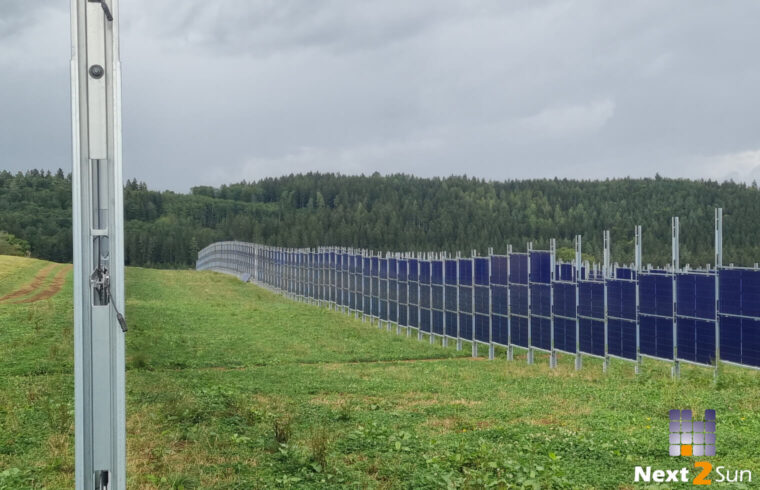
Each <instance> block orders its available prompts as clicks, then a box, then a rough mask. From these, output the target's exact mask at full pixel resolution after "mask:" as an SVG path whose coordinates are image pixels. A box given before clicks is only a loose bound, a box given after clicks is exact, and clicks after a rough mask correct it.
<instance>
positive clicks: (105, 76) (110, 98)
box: [71, 0, 126, 490]
mask: <svg viewBox="0 0 760 490" xmlns="http://www.w3.org/2000/svg"><path fill="white" fill-rule="evenodd" d="M118 15H119V9H118V0H72V1H71V44H72V58H71V101H72V103H71V108H72V141H73V145H72V149H73V169H72V193H73V240H74V376H75V382H74V390H75V446H76V447H75V457H76V488H77V489H88V490H89V489H109V490H113V489H124V488H126V434H125V389H124V332H125V331H126V322H125V321H124V317H123V316H122V314H121V313H120V312H123V311H124V238H123V195H122V192H123V191H122V171H121V87H120V65H119V41H118V39H119V31H118V18H119V17H118Z"/></svg>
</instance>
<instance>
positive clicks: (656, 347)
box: [639, 273, 673, 359]
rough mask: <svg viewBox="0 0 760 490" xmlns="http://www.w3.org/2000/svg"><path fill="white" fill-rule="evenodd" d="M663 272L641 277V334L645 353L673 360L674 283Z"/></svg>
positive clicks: (642, 349)
mask: <svg viewBox="0 0 760 490" xmlns="http://www.w3.org/2000/svg"><path fill="white" fill-rule="evenodd" d="M672 281H673V280H672V276H671V275H669V274H661V273H654V274H652V273H641V274H640V275H639V332H640V340H639V343H640V348H641V353H642V354H644V355H647V356H652V357H659V358H662V359H672V358H673V282H672Z"/></svg>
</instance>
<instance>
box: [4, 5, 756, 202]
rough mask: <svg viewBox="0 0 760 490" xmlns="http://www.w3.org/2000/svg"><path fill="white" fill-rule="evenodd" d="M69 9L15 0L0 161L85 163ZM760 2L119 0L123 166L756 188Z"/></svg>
mask: <svg viewBox="0 0 760 490" xmlns="http://www.w3.org/2000/svg"><path fill="white" fill-rule="evenodd" d="M68 16H69V6H68V1H67V0H37V1H35V2H27V1H3V2H1V3H0V169H9V170H14V171H15V170H24V169H28V168H49V169H56V168H58V167H61V168H63V169H64V170H66V171H69V170H70V169H71V161H70V115H69V71H68V70H69V59H70V41H69V25H70V24H69V19H68ZM758 18H760V3H759V2H755V1H749V0H747V1H735V2H715V1H707V0H704V1H696V0H692V1H662V0H652V1H643V0H637V1H635V2H610V1H603V0H600V1H591V0H589V1H580V0H579V1H551V0H545V1H539V0H530V1H527V0H526V1H522V2H513V1H502V0H492V1H480V0H414V1H409V0H400V1H396V0H377V1H374V0H366V1H357V0H320V1H313V0H299V1H295V0H224V1H222V0H181V1H180V0H174V1H168V0H121V16H120V19H119V20H120V22H121V28H122V39H121V42H122V64H123V68H122V72H123V105H124V169H125V178H132V177H136V178H138V179H140V180H144V181H146V182H148V184H149V185H150V186H151V187H152V188H160V189H174V190H179V191H185V190H187V189H189V188H190V187H191V186H193V185H200V184H210V185H219V184H222V183H228V182H235V181H239V180H242V179H246V180H255V179H259V178H262V177H266V176H277V175H282V174H288V173H292V172H307V171H317V170H318V171H334V172H342V173H349V174H357V173H372V172H374V171H379V172H381V173H393V172H406V173H413V174H416V175H421V176H432V175H450V174H465V173H466V174H467V175H475V176H479V177H485V178H490V179H499V180H501V179H522V178H531V177H554V176H559V177H577V178H584V179H587V178H604V177H623V176H634V177H639V176H653V175H654V174H655V173H656V172H659V173H660V174H661V175H663V176H673V177H692V178H711V179H718V180H723V179H729V178H730V179H734V180H737V181H738V180H741V181H747V182H751V181H752V180H753V179H757V180H759V181H760V58H759V57H758V51H757V50H758V46H760V30H758V29H757V19H758Z"/></svg>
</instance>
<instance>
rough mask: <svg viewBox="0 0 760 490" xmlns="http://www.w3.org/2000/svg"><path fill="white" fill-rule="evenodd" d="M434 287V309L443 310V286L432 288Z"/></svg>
mask: <svg viewBox="0 0 760 490" xmlns="http://www.w3.org/2000/svg"><path fill="white" fill-rule="evenodd" d="M431 287H432V291H431V292H432V295H433V303H432V307H433V308H434V309H436V310H442V309H443V286H431Z"/></svg>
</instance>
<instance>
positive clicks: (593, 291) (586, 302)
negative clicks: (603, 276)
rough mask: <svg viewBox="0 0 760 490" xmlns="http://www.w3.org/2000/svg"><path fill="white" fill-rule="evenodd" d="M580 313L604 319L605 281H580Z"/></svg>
mask: <svg viewBox="0 0 760 490" xmlns="http://www.w3.org/2000/svg"><path fill="white" fill-rule="evenodd" d="M578 314H579V315H581V316H587V317H591V318H600V319H604V283H600V282H580V283H578Z"/></svg>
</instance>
